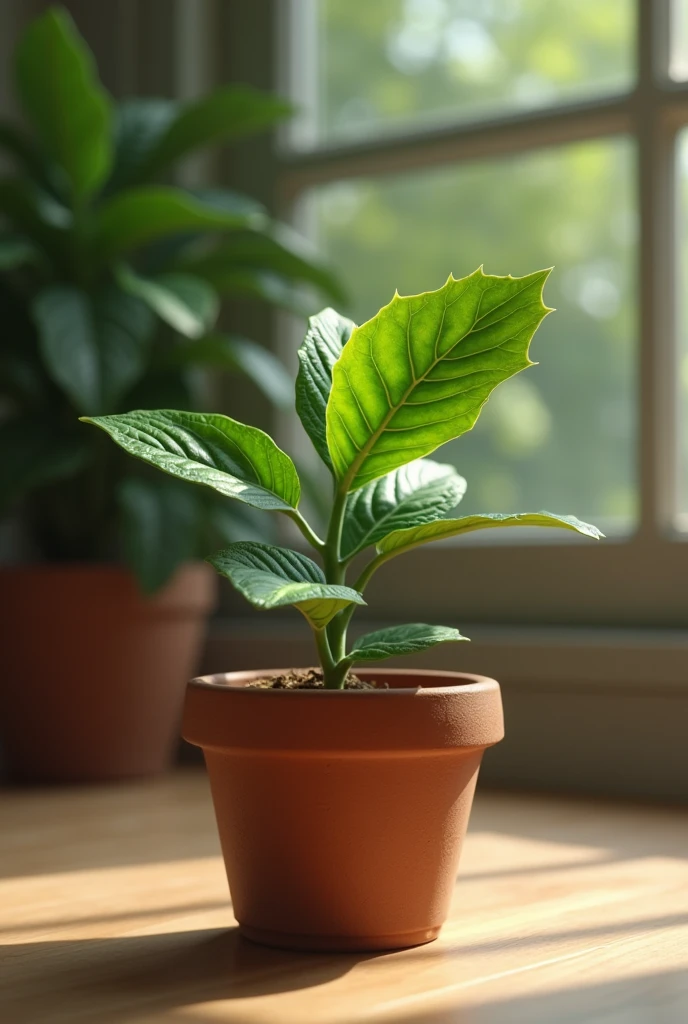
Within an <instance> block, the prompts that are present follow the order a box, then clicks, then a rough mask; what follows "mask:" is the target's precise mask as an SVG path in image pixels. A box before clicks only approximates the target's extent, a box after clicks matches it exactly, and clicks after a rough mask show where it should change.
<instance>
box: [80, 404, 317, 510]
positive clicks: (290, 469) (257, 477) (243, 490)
mask: <svg viewBox="0 0 688 1024" xmlns="http://www.w3.org/2000/svg"><path fill="white" fill-rule="evenodd" d="M84 421H85V422H86V423H93V424H95V426H97V427H100V428H101V430H104V431H105V432H106V433H107V434H109V435H110V437H111V438H112V439H113V441H115V442H116V443H117V444H118V445H119V446H120V448H123V449H124V451H125V452H128V453H129V455H133V456H135V458H138V459H141V460H142V461H143V462H147V463H148V464H149V465H151V466H156V467H157V468H158V469H162V470H163V471H164V472H165V473H169V474H170V475H171V476H176V477H178V478H179V479H180V480H187V481H189V482H190V483H196V484H203V485H204V486H206V487H212V488H213V490H215V491H218V492H219V493H220V494H224V495H225V496H226V497H228V498H236V499H237V500H239V501H244V502H246V504H247V505H252V506H253V507H254V508H261V509H267V510H275V511H282V512H284V511H291V510H293V509H295V508H296V506H297V505H298V503H299V497H300V491H301V488H300V485H299V478H298V475H297V473H296V469H295V467H294V463H293V462H292V461H291V459H290V458H289V456H288V455H286V454H285V453H284V452H283V451H282V450H281V449H280V448H278V447H277V445H276V444H275V442H274V441H273V440H272V438H271V437H269V436H268V435H267V434H265V433H264V432H263V431H262V430H258V428H257V427H249V426H247V425H246V424H244V423H237V421H236V420H232V419H230V418H229V416H221V415H219V414H212V413H194V412H175V411H173V410H170V409H155V410H146V409H139V410H136V411H134V412H128V413H123V414H122V415H120V416H93V417H90V418H89V417H85V418H84Z"/></svg>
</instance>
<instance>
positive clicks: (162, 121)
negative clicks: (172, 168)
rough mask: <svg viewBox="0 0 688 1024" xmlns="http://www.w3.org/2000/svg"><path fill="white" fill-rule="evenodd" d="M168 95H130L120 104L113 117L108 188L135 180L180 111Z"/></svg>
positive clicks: (134, 181) (111, 189)
mask: <svg viewBox="0 0 688 1024" xmlns="http://www.w3.org/2000/svg"><path fill="white" fill-rule="evenodd" d="M178 109H179V104H178V103H177V102H176V100H169V99H156V98H153V99H150V98H143V99H129V100H123V101H122V102H121V103H118V104H117V107H116V109H115V118H114V139H115V156H114V164H113V168H112V174H111V175H110V178H109V180H108V183H107V192H108V193H112V192H115V191H117V190H118V189H121V188H123V187H125V186H127V185H132V184H136V183H137V181H138V180H139V178H140V170H141V168H142V167H143V165H144V164H145V161H146V159H147V158H148V156H149V155H150V153H151V152H152V150H153V148H154V147H155V146H156V145H157V143H158V142H159V140H160V139H161V138H162V136H163V135H164V134H165V132H166V131H167V129H168V128H169V126H170V124H171V123H172V121H173V120H174V119H175V117H176V115H177V110H178Z"/></svg>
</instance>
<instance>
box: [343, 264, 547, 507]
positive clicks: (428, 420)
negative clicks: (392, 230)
mask: <svg viewBox="0 0 688 1024" xmlns="http://www.w3.org/2000/svg"><path fill="white" fill-rule="evenodd" d="M548 274H549V271H548V270H542V271H538V272H537V273H535V274H529V275H528V276H527V277H520V278H514V277H492V276H489V275H485V274H484V273H483V271H482V268H480V269H479V270H476V271H475V273H473V274H471V275H470V276H469V277H465V278H462V279H461V280H459V281H457V280H455V279H454V278H453V277H452V276H451V275H450V277H449V280H448V281H447V283H446V284H445V285H444V287H442V288H439V289H438V290H437V291H434V292H424V293H423V294H421V295H412V296H400V295H395V296H394V298H393V299H392V301H391V302H390V303H389V305H387V306H384V307H383V308H382V309H381V310H380V312H379V313H378V314H377V315H376V316H374V317H373V318H372V320H369V321H368V322H367V323H365V324H362V325H361V326H360V327H357V328H356V329H355V330H354V331H353V333H352V335H351V338H350V339H349V341H348V343H347V344H346V346H345V347H344V349H343V351H342V355H341V357H340V359H339V360H338V361H337V363H336V365H335V367H334V370H333V374H332V391H331V394H330V400H329V402H328V406H327V445H328V449H329V452H330V456H331V459H332V464H333V467H334V471H335V475H336V477H337V479H338V480H339V481H340V484H341V486H342V488H343V489H344V490H355V489H356V488H358V487H362V486H363V485H364V484H366V483H368V482H369V481H370V480H375V479H377V478H378V477H380V476H384V475H385V473H389V472H391V470H393V469H396V467H397V466H403V465H405V464H406V463H407V462H412V461H413V460H414V459H417V458H420V457H422V456H423V455H428V454H429V453H430V452H432V451H434V450H435V449H436V448H438V447H439V446H440V445H441V444H444V443H445V442H447V441H451V440H452V439H453V438H455V437H459V436H460V435H461V434H463V433H465V432H466V431H467V430H470V429H471V428H472V427H473V425H474V424H475V421H476V420H477V418H478V415H479V413H480V409H481V408H482V406H483V404H484V403H485V401H486V400H487V398H488V397H489V395H490V393H491V391H493V389H494V388H495V387H496V386H497V385H498V384H500V383H501V382H502V381H504V380H507V378H509V377H511V376H513V374H515V373H518V372H519V371H520V370H524V369H525V368H526V367H527V366H530V365H532V364H531V362H530V360H529V358H528V348H529V345H530V341H531V339H532V337H533V334H534V333H535V331H536V329H537V327H538V326H539V324H540V322H541V321H542V319H543V317H544V316H546V314H547V312H548V310H547V308H546V307H545V306H544V305H543V302H542V288H543V285H544V283H545V281H546V279H547V276H548Z"/></svg>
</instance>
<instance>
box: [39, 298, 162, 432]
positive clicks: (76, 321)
mask: <svg viewBox="0 0 688 1024" xmlns="http://www.w3.org/2000/svg"><path fill="white" fill-rule="evenodd" d="M33 317H34V320H35V322H36V326H37V328H38V334H39V342H40V349H41V353H42V355H43V359H44V361H45V365H46V368H47V370H48V372H49V373H50V375H51V377H52V378H53V380H55V382H56V383H57V384H59V385H60V387H61V388H62V389H63V391H64V392H65V393H66V394H67V395H69V397H70V398H71V399H72V401H73V402H74V404H75V406H76V408H77V409H78V410H79V411H80V412H88V413H97V412H104V411H107V410H108V409H109V408H112V407H113V406H115V405H116V403H117V400H118V399H119V397H120V396H121V395H122V394H124V392H125V391H126V390H127V388H130V387H131V386H132V385H133V384H135V383H136V381H137V380H138V379H139V377H140V376H141V374H142V373H143V372H144V370H145V366H146V360H147V357H148V343H149V341H150V335H151V331H152V328H153V325H154V318H153V315H152V314H151V312H150V310H149V309H148V307H147V306H146V305H145V304H144V303H143V302H141V300H140V299H138V298H135V297H134V296H132V295H127V294H126V293H125V292H122V291H120V290H119V288H116V287H115V286H114V285H112V286H109V287H106V288H104V289H103V290H102V291H100V292H97V293H96V294H95V295H92V296H90V295H88V294H87V293H86V292H83V291H82V290H81V289H79V288H73V287H71V286H68V285H56V286H55V287H53V288H46V289H45V291H42V292H40V293H39V294H38V296H37V297H36V299H35V300H34V302H33Z"/></svg>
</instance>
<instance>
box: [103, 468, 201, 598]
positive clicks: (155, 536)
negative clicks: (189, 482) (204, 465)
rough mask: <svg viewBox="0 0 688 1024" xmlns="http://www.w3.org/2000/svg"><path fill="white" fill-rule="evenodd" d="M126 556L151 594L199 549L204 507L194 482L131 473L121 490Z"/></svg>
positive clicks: (141, 584)
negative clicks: (149, 477)
mask: <svg viewBox="0 0 688 1024" xmlns="http://www.w3.org/2000/svg"><path fill="white" fill-rule="evenodd" d="M118 499H119V505H120V510H121V520H120V526H121V531H122V545H123V551H124V555H125V558H126V560H127V562H128V563H129V566H130V568H131V569H132V571H133V572H134V574H135V576H136V578H137V579H138V581H139V586H140V587H141V589H142V590H143V591H144V592H145V593H148V594H151V593H153V592H154V591H156V590H158V589H159V588H160V587H162V586H163V585H164V584H165V583H167V581H168V580H169V578H170V577H171V576H172V574H173V573H174V571H175V570H176V569H177V568H178V567H179V566H180V565H181V564H182V562H185V561H187V560H188V559H189V558H193V557H194V555H195V554H196V548H197V542H198V533H199V526H200V522H201V506H200V502H199V500H198V495H197V494H196V492H195V491H194V490H193V488H191V487H184V485H183V484H179V483H177V482H176V481H174V480H170V478H169V477H163V476H159V477H156V478H155V479H148V478H146V479H143V478H142V477H128V478H127V479H125V480H123V481H122V483H121V485H120V488H119V492H118Z"/></svg>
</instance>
